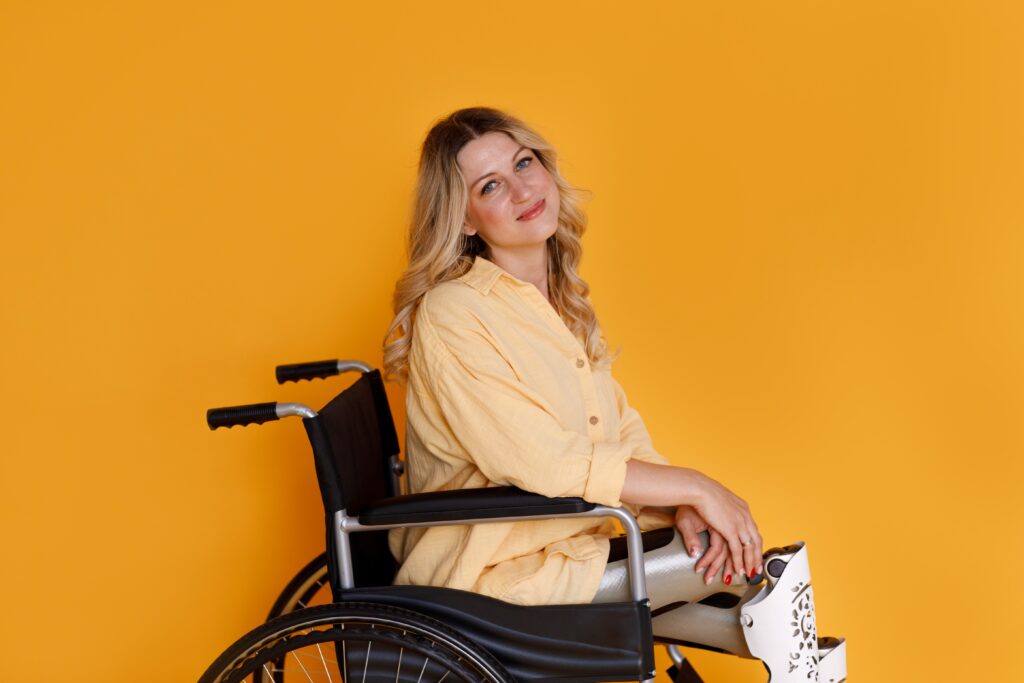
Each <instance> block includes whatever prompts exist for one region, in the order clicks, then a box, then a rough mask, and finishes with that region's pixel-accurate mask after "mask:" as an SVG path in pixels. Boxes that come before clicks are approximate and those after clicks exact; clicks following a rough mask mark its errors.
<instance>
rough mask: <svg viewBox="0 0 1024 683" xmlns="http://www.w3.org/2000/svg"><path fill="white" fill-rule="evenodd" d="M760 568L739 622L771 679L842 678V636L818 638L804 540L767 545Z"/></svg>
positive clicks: (780, 682)
mask: <svg viewBox="0 0 1024 683" xmlns="http://www.w3.org/2000/svg"><path fill="white" fill-rule="evenodd" d="M764 568H765V574H766V577H767V582H766V585H765V586H764V587H763V588H762V589H761V591H760V592H759V593H758V594H757V595H755V596H754V597H753V598H751V599H750V600H748V601H747V602H746V603H745V604H744V605H743V606H742V607H741V609H740V623H741V624H742V626H743V635H744V637H745V638H746V641H747V647H748V648H749V649H750V653H751V654H752V655H754V656H755V657H757V658H758V659H760V660H761V661H762V662H764V665H765V666H766V667H767V668H768V671H769V673H770V674H771V675H770V678H769V680H770V681H771V683H797V681H799V683H807V682H808V681H816V682H819V683H841V681H844V680H846V641H845V639H836V638H823V639H821V641H820V642H819V640H818V633H817V628H816V626H815V621H814V591H813V590H812V589H811V570H810V565H809V563H808V561H807V546H806V544H804V543H803V541H798V542H797V543H795V544H793V545H789V546H786V547H785V548H773V549H771V550H769V551H768V552H766V553H765V562H764Z"/></svg>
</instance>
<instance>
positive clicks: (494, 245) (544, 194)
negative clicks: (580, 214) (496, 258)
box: [456, 132, 559, 253]
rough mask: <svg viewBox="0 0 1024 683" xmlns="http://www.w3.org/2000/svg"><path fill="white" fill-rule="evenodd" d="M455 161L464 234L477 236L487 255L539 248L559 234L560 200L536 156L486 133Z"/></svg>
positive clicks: (502, 135) (506, 138)
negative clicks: (461, 183) (464, 202)
mask: <svg viewBox="0 0 1024 683" xmlns="http://www.w3.org/2000/svg"><path fill="white" fill-rule="evenodd" d="M456 160H457V161H458V164H459V168H460V169H461V171H462V177H463V178H465V180H466V186H467V187H468V188H469V206H468V207H467V210H466V225H464V226H463V232H465V233H466V234H467V235H474V234H479V235H480V237H481V238H483V240H484V242H486V243H487V246H488V247H489V251H491V252H492V253H493V252H502V251H505V252H511V251H523V250H530V249H536V248H538V247H539V248H544V244H545V240H547V238H548V237H550V236H551V235H553V234H554V233H555V230H556V229H557V228H558V208H559V194H558V186H557V185H556V184H555V181H554V178H552V177H551V174H550V173H548V170H547V169H546V168H544V165H543V164H542V163H540V160H539V159H537V155H536V154H534V153H533V151H532V150H531V149H529V148H528V147H523V146H522V145H520V144H519V143H518V142H516V141H515V140H513V139H512V137H511V136H509V135H507V134H506V133H501V132H490V133H485V134H484V135H482V136H481V137H479V138H476V139H474V140H470V141H469V142H467V143H466V144H465V145H464V146H463V147H462V149H461V150H459V153H458V155H457V157H456Z"/></svg>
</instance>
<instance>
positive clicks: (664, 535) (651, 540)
mask: <svg viewBox="0 0 1024 683" xmlns="http://www.w3.org/2000/svg"><path fill="white" fill-rule="evenodd" d="M675 535H676V532H675V527H670V526H668V527H665V528H664V529H654V530H652V531H645V532H643V533H642V534H640V538H641V540H643V542H644V552H645V553H647V552H650V551H652V550H657V549H658V548H664V547H665V546H667V545H668V544H669V543H671V542H672V539H673V538H675ZM609 545H610V547H609V548H608V561H609V562H616V561H618V560H624V559H626V557H627V552H626V537H625V536H617V537H615V538H613V539H611V540H610V542H609Z"/></svg>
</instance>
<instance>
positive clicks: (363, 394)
mask: <svg viewBox="0 0 1024 683" xmlns="http://www.w3.org/2000/svg"><path fill="white" fill-rule="evenodd" d="M303 423H304V424H305V425H306V431H307V433H308V435H309V440H310V443H311V444H312V446H313V458H314V462H315V464H316V475H317V483H318V484H319V487H320V495H321V497H322V499H323V504H324V515H325V520H326V524H327V546H328V553H327V556H328V558H329V560H331V562H330V563H329V566H330V570H331V572H330V573H331V583H332V586H336V585H337V582H336V579H337V571H336V567H335V566H334V562H333V560H334V552H333V551H334V533H333V529H332V524H333V522H332V520H333V517H334V513H335V512H337V511H339V510H345V513H346V514H347V515H348V516H350V517H356V516H358V515H359V512H360V510H362V508H363V507H365V506H366V505H368V504H370V503H373V502H375V501H377V500H380V499H381V498H387V497H389V496H392V495H398V494H399V493H400V492H399V491H394V490H393V488H392V481H393V480H392V477H391V472H390V462H389V461H390V459H391V456H393V455H397V454H398V452H399V447H398V436H397V434H396V432H395V423H394V419H393V418H392V416H391V408H390V406H389V405H388V399H387V394H386V393H385V391H384V382H383V380H382V379H381V375H380V371H379V370H372V371H370V372H365V373H363V375H362V376H361V377H360V378H359V379H358V380H356V381H355V382H354V383H353V384H352V385H351V386H349V387H348V388H347V389H345V390H344V391H342V392H341V393H340V394H338V395H337V396H335V397H334V398H333V399H331V401H330V402H329V403H327V405H325V406H324V407H323V408H321V409H320V411H319V414H318V415H317V416H316V417H313V418H305V419H303ZM350 542H351V547H352V562H353V569H354V572H355V579H356V585H357V586H379V585H387V584H390V583H391V581H392V579H393V578H394V573H395V571H396V569H397V564H396V562H395V560H394V558H393V557H392V556H391V552H390V550H388V546H387V531H370V532H364V533H358V534H353V535H352V537H351V539H350Z"/></svg>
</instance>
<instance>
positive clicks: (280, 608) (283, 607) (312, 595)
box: [267, 553, 331, 621]
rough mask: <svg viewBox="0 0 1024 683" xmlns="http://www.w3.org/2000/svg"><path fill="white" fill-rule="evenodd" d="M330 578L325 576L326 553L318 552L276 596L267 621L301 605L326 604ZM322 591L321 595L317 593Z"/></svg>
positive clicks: (329, 589) (328, 595)
mask: <svg viewBox="0 0 1024 683" xmlns="http://www.w3.org/2000/svg"><path fill="white" fill-rule="evenodd" d="M329 584H330V579H329V578H328V576H327V553H320V554H319V555H317V556H316V557H314V558H313V559H312V560H310V562H309V564H307V565H306V566H305V567H303V568H302V569H300V570H299V573H298V574H296V575H295V577H294V578H293V579H292V580H291V581H289V582H288V585H287V586H285V587H284V590H283V591H281V594H280V595H279V596H277V600H275V601H274V604H273V606H272V607H271V608H270V613H269V614H268V615H267V621H270V620H271V619H273V618H275V617H279V616H281V615H282V614H288V613H289V612H294V611H295V610H297V609H302V608H303V607H309V606H310V603H312V602H314V601H316V602H317V603H321V604H326V603H328V602H331V588H330V585H329ZM320 591H323V595H321V596H318V595H317V594H318V593H320Z"/></svg>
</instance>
